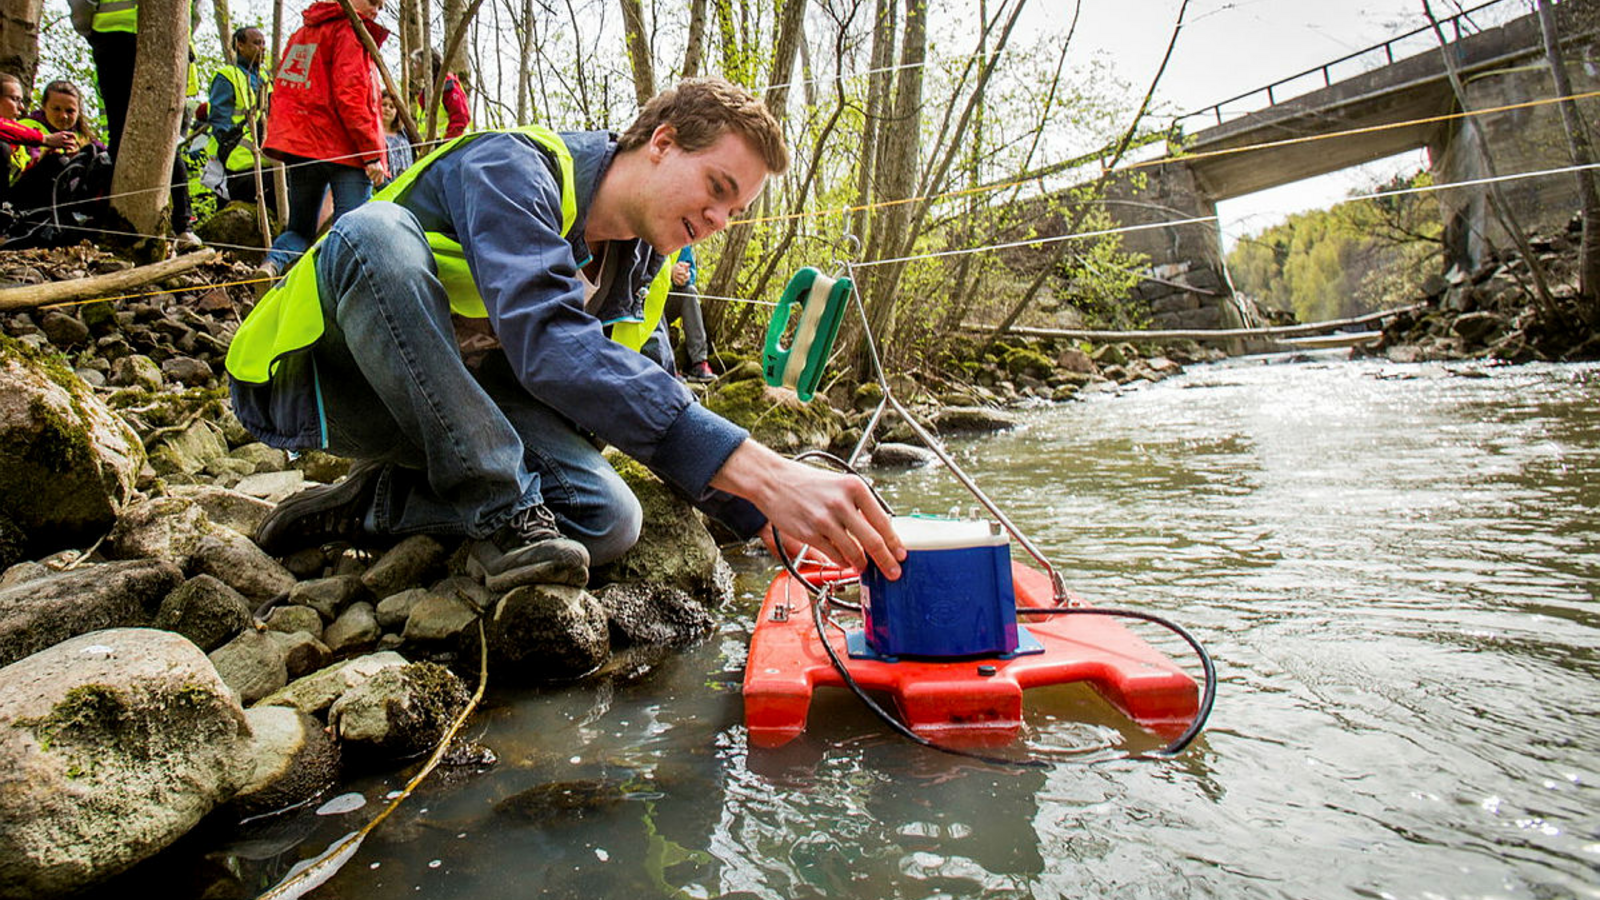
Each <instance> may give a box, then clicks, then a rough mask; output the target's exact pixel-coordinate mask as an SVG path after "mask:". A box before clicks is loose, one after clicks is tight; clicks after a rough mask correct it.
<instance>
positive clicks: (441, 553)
mask: <svg viewBox="0 0 1600 900" xmlns="http://www.w3.org/2000/svg"><path fill="white" fill-rule="evenodd" d="M445 556H446V553H445V549H444V546H443V545H441V544H440V543H439V542H438V540H436V539H434V538H432V537H430V536H428V535H425V534H414V535H412V536H410V537H408V538H406V539H405V540H403V541H401V542H400V543H398V544H395V545H394V546H393V547H390V548H389V550H388V552H386V553H384V554H383V555H382V556H380V557H378V561H377V562H375V563H373V564H372V568H370V569H368V570H367V571H366V573H365V574H364V575H362V576H361V580H362V582H363V583H365V584H366V586H367V589H368V590H370V591H372V593H373V595H374V596H377V597H387V596H389V595H390V594H393V593H395V592H397V591H403V590H405V589H406V588H409V587H416V586H417V585H421V584H424V583H426V582H427V581H429V580H431V579H432V578H433V577H434V576H436V575H439V574H442V573H443V571H444V564H445Z"/></svg>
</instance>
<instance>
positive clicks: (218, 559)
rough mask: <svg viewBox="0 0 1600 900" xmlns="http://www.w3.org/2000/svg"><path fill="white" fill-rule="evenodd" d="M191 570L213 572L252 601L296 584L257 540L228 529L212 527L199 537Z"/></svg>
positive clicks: (211, 573)
mask: <svg viewBox="0 0 1600 900" xmlns="http://www.w3.org/2000/svg"><path fill="white" fill-rule="evenodd" d="M189 568H190V571H192V572H197V573H205V574H209V575H214V576H216V577H217V578H218V579H220V580H222V581H224V582H227V584H228V585H229V586H230V587H232V588H233V589H234V590H236V591H238V592H239V593H241V594H243V595H245V596H246V597H249V598H250V599H252V600H255V601H262V600H269V599H271V598H273V597H276V596H278V595H279V594H283V593H287V592H288V591H289V590H290V589H291V588H293V587H294V586H295V577H294V575H293V573H291V572H290V571H289V570H288V569H285V568H284V567H283V564H282V563H280V562H278V561H277V560H275V559H273V558H272V557H270V556H268V555H267V553H266V551H265V550H262V549H261V548H260V547H258V546H256V542H255V541H252V540H250V539H249V538H247V537H245V536H244V535H242V534H240V533H238V532H237V531H234V530H233V529H231V528H213V529H211V530H210V532H209V533H207V534H206V535H205V536H204V537H202V538H201V539H200V543H199V545H197V546H196V547H195V552H194V556H193V557H192V559H191V562H190V566H189Z"/></svg>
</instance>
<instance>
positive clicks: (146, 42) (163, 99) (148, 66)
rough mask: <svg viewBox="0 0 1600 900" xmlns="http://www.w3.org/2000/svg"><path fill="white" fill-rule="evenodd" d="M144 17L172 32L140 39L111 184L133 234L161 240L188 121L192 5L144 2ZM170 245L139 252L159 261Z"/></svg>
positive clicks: (149, 245) (149, 244)
mask: <svg viewBox="0 0 1600 900" xmlns="http://www.w3.org/2000/svg"><path fill="white" fill-rule="evenodd" d="M140 13H141V14H142V15H143V16H145V17H147V18H146V21H150V22H170V23H172V27H171V28H146V29H143V30H142V31H141V32H140V33H139V39H138V44H137V51H136V53H137V55H136V59H135V62H134V66H133V87H132V90H131V92H130V94H129V97H128V118H127V123H126V124H125V125H124V126H123V129H122V142H121V144H120V147H119V152H118V154H117V166H116V169H115V171H114V174H113V175H112V179H111V195H112V200H111V208H112V210H113V212H115V213H116V214H117V215H119V216H121V217H122V219H123V220H125V221H126V223H127V225H128V226H129V228H128V230H130V231H133V232H135V233H137V234H141V235H158V234H163V233H165V232H166V230H167V226H168V219H169V218H170V214H169V211H168V209H167V200H168V197H169V195H170V190H169V187H170V186H169V185H168V183H167V179H168V178H170V177H171V175H172V159H173V155H174V154H175V153H176V152H177V149H178V129H179V127H180V125H181V123H182V121H183V94H184V81H185V78H186V76H187V74H188V64H189V43H188V40H187V36H188V34H189V4H188V2H186V0H143V2H142V3H141V4H140ZM165 244H166V242H165V241H164V240H161V239H159V238H147V239H145V240H143V241H141V242H139V244H137V245H136V252H137V253H139V255H141V256H144V257H147V258H150V259H154V258H156V257H157V256H160V255H165ZM158 248H159V251H158Z"/></svg>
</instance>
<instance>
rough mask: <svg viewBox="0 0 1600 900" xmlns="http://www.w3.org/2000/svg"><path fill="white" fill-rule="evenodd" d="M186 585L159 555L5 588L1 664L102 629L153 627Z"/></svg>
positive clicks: (0, 595) (0, 605)
mask: <svg viewBox="0 0 1600 900" xmlns="http://www.w3.org/2000/svg"><path fill="white" fill-rule="evenodd" d="M182 583H183V573H182V572H180V571H178V568H177V566H174V565H173V564H171V563H169V562H166V561H165V560H158V559H141V560H128V561H122V562H109V563H100V564H89V565H84V566H80V567H79V568H76V569H72V570H71V571H67V572H59V573H54V574H51V575H49V576H47V577H44V578H38V579H35V580H32V581H25V582H22V583H20V584H14V585H12V586H11V587H8V588H5V589H4V590H0V666H4V665H9V664H11V663H13V662H16V661H17V660H19V659H22V658H23V657H25V656H28V655H29V654H32V653H37V652H39V651H41V650H44V649H45V648H47V647H49V646H51V645H52V644H57V643H60V642H61V641H64V640H67V639H68V638H71V637H76V636H77V635H80V634H87V633H88V632H91V631H98V630H100V629H103V628H121V627H128V626H144V625H149V624H150V622H151V621H152V619H153V618H154V616H155V614H156V611H157V610H158V609H159V608H160V606H161V601H162V600H163V599H164V598H165V597H166V596H167V594H168V593H170V592H171V591H173V590H174V589H176V588H177V587H178V585H180V584H182Z"/></svg>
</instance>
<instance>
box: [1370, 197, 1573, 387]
mask: <svg viewBox="0 0 1600 900" xmlns="http://www.w3.org/2000/svg"><path fill="white" fill-rule="evenodd" d="M1581 232H1582V224H1581V222H1580V221H1579V220H1577V219H1574V220H1573V221H1572V223H1571V225H1569V226H1568V227H1567V228H1566V229H1565V230H1564V231H1562V232H1559V233H1553V234H1536V235H1532V236H1531V237H1530V238H1529V243H1530V244H1531V245H1532V248H1533V251H1534V255H1535V257H1536V258H1537V260H1538V263H1539V265H1540V267H1541V268H1542V269H1543V270H1544V272H1545V277H1546V279H1547V282H1548V284H1549V286H1550V292H1551V294H1552V295H1553V299H1554V303H1552V304H1545V303H1541V302H1540V301H1539V298H1538V296H1537V293H1536V292H1535V289H1534V286H1533V280H1532V276H1531V274H1530V272H1529V268H1528V264H1527V262H1526V261H1525V260H1524V259H1523V258H1522V257H1521V256H1520V255H1518V254H1517V253H1516V251H1515V250H1514V249H1511V250H1504V251H1501V252H1499V253H1498V254H1496V255H1495V256H1494V257H1493V258H1491V259H1489V260H1487V261H1486V262H1485V263H1484V264H1483V265H1482V266H1480V267H1478V269H1476V270H1475V271H1472V272H1465V271H1461V270H1459V269H1457V270H1452V271H1451V272H1450V273H1449V274H1448V275H1445V276H1439V277H1436V278H1433V279H1430V281H1429V283H1428V285H1427V286H1426V290H1427V293H1426V295H1425V296H1424V297H1422V298H1421V301H1422V304H1423V305H1422V308H1421V309H1419V310H1416V311H1413V312H1406V313H1401V314H1399V315H1397V316H1395V317H1393V318H1391V319H1389V320H1387V321H1386V322H1385V323H1384V327H1383V337H1382V338H1381V339H1380V340H1379V341H1378V342H1377V343H1375V344H1373V345H1371V346H1370V347H1367V348H1365V349H1364V350H1358V353H1361V352H1364V353H1367V354H1371V355H1377V356H1381V357H1383V358H1386V359H1389V360H1391V361H1393V362H1424V361H1431V360H1465V359H1489V360H1499V361H1502V362H1508V363H1524V362H1536V361H1560V362H1577V361H1582V360H1592V359H1600V323H1595V322H1591V321H1588V320H1586V318H1585V312H1584V310H1583V308H1582V305H1581V303H1580V299H1579V297H1578V240H1579V237H1580V235H1581Z"/></svg>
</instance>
